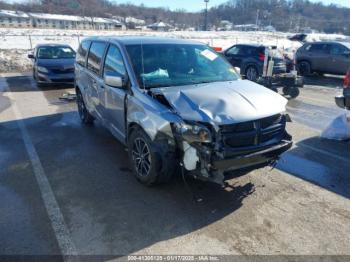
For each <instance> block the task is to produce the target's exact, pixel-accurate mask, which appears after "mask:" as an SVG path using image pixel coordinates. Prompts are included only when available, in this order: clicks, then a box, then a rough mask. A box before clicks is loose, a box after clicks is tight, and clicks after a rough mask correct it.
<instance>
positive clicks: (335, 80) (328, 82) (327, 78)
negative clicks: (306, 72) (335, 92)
mask: <svg viewBox="0 0 350 262" xmlns="http://www.w3.org/2000/svg"><path fill="white" fill-rule="evenodd" d="M343 81H344V77H342V76H333V75H324V76H321V75H312V76H307V77H304V84H305V85H313V86H322V87H331V88H337V87H342V86H343Z"/></svg>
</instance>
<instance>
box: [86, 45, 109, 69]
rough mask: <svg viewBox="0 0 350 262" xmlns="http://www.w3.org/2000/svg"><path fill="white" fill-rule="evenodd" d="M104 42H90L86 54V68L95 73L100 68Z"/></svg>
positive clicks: (104, 46)
mask: <svg viewBox="0 0 350 262" xmlns="http://www.w3.org/2000/svg"><path fill="white" fill-rule="evenodd" d="M105 48H106V43H103V42H92V44H91V47H90V51H89V55H88V66H87V67H88V69H90V70H91V71H92V72H94V73H95V74H99V72H100V68H101V61H102V57H103V54H104V52H105Z"/></svg>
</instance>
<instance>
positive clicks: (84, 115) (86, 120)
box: [76, 89, 94, 125]
mask: <svg viewBox="0 0 350 262" xmlns="http://www.w3.org/2000/svg"><path fill="white" fill-rule="evenodd" d="M76 94H77V106H78V112H79V116H80V120H81V122H82V123H83V124H85V125H91V124H92V123H93V122H94V117H93V116H92V115H91V114H90V113H89V111H88V110H87V108H86V105H85V102H84V98H83V95H82V93H81V92H80V91H79V89H77V91H76Z"/></svg>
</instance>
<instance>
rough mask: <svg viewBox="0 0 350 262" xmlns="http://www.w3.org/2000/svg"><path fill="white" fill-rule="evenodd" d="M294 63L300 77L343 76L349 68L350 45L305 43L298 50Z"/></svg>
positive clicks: (343, 43)
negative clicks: (316, 74)
mask: <svg viewBox="0 0 350 262" xmlns="http://www.w3.org/2000/svg"><path fill="white" fill-rule="evenodd" d="M296 62H297V67H298V71H299V73H300V74H301V75H310V74H312V73H319V74H323V73H324V74H335V75H344V74H345V73H346V71H347V69H348V68H349V66H350V43H346V42H313V43H306V44H304V45H303V46H302V47H300V48H299V49H298V51H297V53H296Z"/></svg>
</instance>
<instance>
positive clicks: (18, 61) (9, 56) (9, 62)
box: [0, 49, 32, 73]
mask: <svg viewBox="0 0 350 262" xmlns="http://www.w3.org/2000/svg"><path fill="white" fill-rule="evenodd" d="M27 55H28V50H23V49H13V50H9V49H6V50H2V49H0V73H8V72H26V71H30V70H31V68H32V61H31V60H30V59H29V58H28V57H27Z"/></svg>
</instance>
